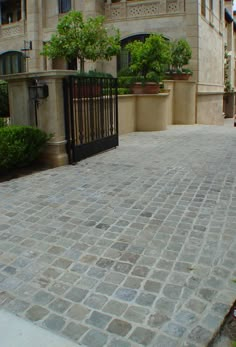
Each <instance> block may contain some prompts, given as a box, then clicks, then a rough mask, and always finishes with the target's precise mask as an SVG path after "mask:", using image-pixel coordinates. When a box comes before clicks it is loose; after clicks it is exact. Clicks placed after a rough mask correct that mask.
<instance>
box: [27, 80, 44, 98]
mask: <svg viewBox="0 0 236 347" xmlns="http://www.w3.org/2000/svg"><path fill="white" fill-rule="evenodd" d="M29 95H30V99H31V100H39V99H45V98H47V97H48V85H47V84H46V83H42V82H39V81H38V80H37V79H34V80H33V81H32V84H31V85H30V86H29Z"/></svg>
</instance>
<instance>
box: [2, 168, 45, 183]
mask: <svg viewBox="0 0 236 347" xmlns="http://www.w3.org/2000/svg"><path fill="white" fill-rule="evenodd" d="M50 168H51V167H49V166H45V165H43V164H39V163H34V164H32V165H31V166H29V167H24V168H17V169H11V170H0V183H1V182H6V181H10V180H12V179H15V178H19V177H23V176H27V175H31V174H33V173H36V172H40V171H44V170H48V169H50Z"/></svg>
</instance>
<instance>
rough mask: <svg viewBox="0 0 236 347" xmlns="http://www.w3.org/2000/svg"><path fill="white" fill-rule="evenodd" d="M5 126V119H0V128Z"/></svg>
mask: <svg viewBox="0 0 236 347" xmlns="http://www.w3.org/2000/svg"><path fill="white" fill-rule="evenodd" d="M6 126H7V120H6V119H5V118H0V128H4V127H6Z"/></svg>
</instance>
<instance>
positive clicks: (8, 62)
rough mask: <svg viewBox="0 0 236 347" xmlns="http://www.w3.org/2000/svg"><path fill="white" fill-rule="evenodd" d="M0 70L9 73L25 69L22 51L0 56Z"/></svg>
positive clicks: (5, 73) (4, 73)
mask: <svg viewBox="0 0 236 347" xmlns="http://www.w3.org/2000/svg"><path fill="white" fill-rule="evenodd" d="M0 71H1V73H2V74H3V75H9V74H14V73H19V72H23V71H24V59H23V56H22V53H20V52H8V53H4V54H2V55H1V56H0Z"/></svg>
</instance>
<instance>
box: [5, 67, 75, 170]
mask: <svg viewBox="0 0 236 347" xmlns="http://www.w3.org/2000/svg"><path fill="white" fill-rule="evenodd" d="M71 74H72V72H71V71H62V70H53V71H45V72H38V73H37V75H36V74H35V73H22V74H16V75H8V76H0V79H5V80H7V82H8V88H9V102H10V112H11V119H12V124H17V125H34V124H35V122H34V121H35V114H34V102H33V100H30V98H29V86H30V85H31V84H32V82H33V80H34V79H37V80H38V81H39V82H40V83H45V84H47V85H48V89H49V96H48V97H47V98H45V99H41V100H39V106H38V108H37V120H38V128H40V129H42V130H44V131H45V132H46V133H48V134H53V137H52V139H51V140H50V141H49V143H48V145H47V147H46V149H45V151H44V152H43V154H42V157H41V160H42V161H43V162H44V163H47V164H48V165H50V166H52V167H54V166H60V165H65V164H67V163H68V156H67V153H66V137H65V124H64V96H63V79H64V77H66V76H68V75H71Z"/></svg>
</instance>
